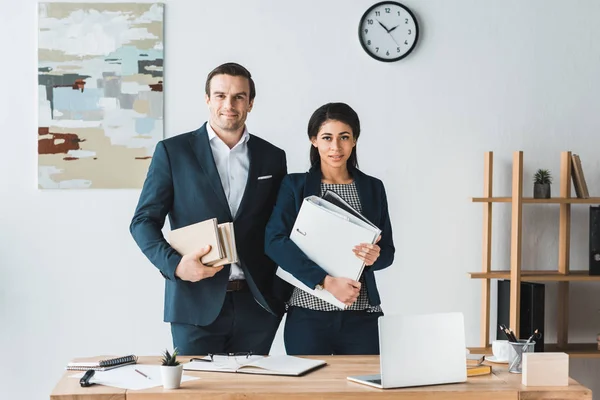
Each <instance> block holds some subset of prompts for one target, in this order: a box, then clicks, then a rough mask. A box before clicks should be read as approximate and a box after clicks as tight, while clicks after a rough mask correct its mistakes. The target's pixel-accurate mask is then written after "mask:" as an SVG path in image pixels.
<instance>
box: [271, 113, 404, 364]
mask: <svg viewBox="0 0 600 400" xmlns="http://www.w3.org/2000/svg"><path fill="white" fill-rule="evenodd" d="M359 136H360V121H359V118H358V115H357V114H356V112H355V111H354V110H353V109H352V108H351V107H350V106H348V105H347V104H344V103H329V104H325V105H324V106H322V107H320V108H318V109H317V110H316V111H315V112H314V113H313V115H312V117H311V118H310V121H309V123H308V137H309V139H310V142H311V149H310V161H311V165H312V166H311V168H310V170H309V171H308V172H307V173H297V174H288V175H287V176H286V177H285V178H284V179H283V181H282V183H281V188H280V190H279V195H278V198H277V203H276V205H275V209H274V210H273V214H272V215H271V218H270V219H269V222H268V224H267V228H266V238H265V239H266V240H265V251H266V253H267V255H268V256H269V257H270V258H271V259H273V261H275V262H276V263H277V264H278V265H279V266H280V267H281V268H283V269H284V270H286V271H288V272H290V273H291V274H292V275H294V276H295V277H296V278H297V279H299V280H300V281H302V282H303V283H304V284H305V285H307V286H308V287H310V288H315V289H317V290H322V289H325V290H327V291H329V292H330V293H331V294H333V295H334V296H335V297H336V298H337V299H338V300H340V301H342V302H343V303H345V304H346V305H347V306H348V307H347V308H346V310H341V309H339V308H337V307H335V306H333V305H331V304H329V303H327V302H325V301H323V300H321V299H319V298H317V297H315V296H313V295H311V294H309V293H307V292H304V291H302V290H301V289H298V288H293V291H292V294H291V296H290V297H289V299H288V300H287V303H286V304H287V307H288V312H287V318H286V322H285V329H284V340H285V347H286V351H287V353H288V354H291V355H308V354H311V355H329V354H379V338H378V327H377V319H378V318H379V317H380V316H381V315H383V311H382V309H381V306H380V304H381V301H380V298H379V292H378V291H377V284H376V282H375V274H374V272H375V271H378V270H381V269H384V268H387V267H389V266H390V265H391V264H392V262H393V260H394V251H395V249H394V244H393V240H392V226H391V224H390V217H389V214H388V205H387V197H386V194H385V189H384V187H383V183H382V182H381V181H380V180H379V179H377V178H373V177H371V176H369V175H366V174H364V173H363V172H361V171H360V170H359V169H358V163H357V157H356V142H357V140H358V137H359ZM328 189H329V190H333V191H335V192H336V193H337V194H339V195H340V196H341V197H342V198H344V199H345V200H346V201H347V202H349V203H350V205H352V206H353V207H354V208H355V209H357V210H358V211H359V212H361V213H362V214H363V215H364V216H365V217H366V218H367V219H369V221H371V222H372V223H373V224H375V225H376V226H377V227H378V228H379V229H380V230H381V231H382V233H381V236H380V238H379V240H378V242H377V243H376V244H369V243H357V244H356V246H355V247H354V248H353V249H348V251H353V252H354V254H355V255H356V257H358V258H360V259H361V260H363V261H364V262H365V269H364V272H363V274H362V276H361V277H360V279H359V281H354V280H352V279H348V278H336V277H333V276H330V275H328V274H327V273H326V272H325V271H324V270H323V269H322V268H321V267H320V266H319V265H317V264H316V263H315V262H313V261H312V260H310V259H309V258H308V257H307V256H306V255H305V254H304V253H303V252H302V251H301V250H300V249H299V248H298V247H297V246H296V245H295V244H294V242H292V241H291V240H290V233H291V231H292V227H293V225H294V222H295V221H296V217H297V215H298V212H299V210H300V206H301V205H302V201H303V200H304V198H305V197H308V196H311V195H317V196H321V195H322V194H323V193H324V192H325V190H328ZM323 246H324V247H327V243H323Z"/></svg>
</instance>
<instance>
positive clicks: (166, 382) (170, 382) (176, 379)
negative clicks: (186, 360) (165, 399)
mask: <svg viewBox="0 0 600 400" xmlns="http://www.w3.org/2000/svg"><path fill="white" fill-rule="evenodd" d="M160 374H161V376H162V384H163V387H164V388H165V389H177V388H179V386H181V375H182V374H183V364H179V365H177V366H175V367H170V366H165V365H161V366H160Z"/></svg>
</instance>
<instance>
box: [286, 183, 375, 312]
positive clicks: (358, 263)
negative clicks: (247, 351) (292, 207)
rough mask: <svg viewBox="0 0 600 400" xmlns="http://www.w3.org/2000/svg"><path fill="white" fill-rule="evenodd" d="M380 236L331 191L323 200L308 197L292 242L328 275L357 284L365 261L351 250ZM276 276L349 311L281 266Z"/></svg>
mask: <svg viewBox="0 0 600 400" xmlns="http://www.w3.org/2000/svg"><path fill="white" fill-rule="evenodd" d="M380 234H381V230H380V229H379V228H377V227H376V226H375V225H373V224H372V223H371V222H370V221H369V220H368V219H366V218H365V217H364V216H362V215H361V214H360V213H358V211H356V210H354V209H353V208H352V207H351V206H350V205H349V204H348V203H346V202H345V201H344V200H343V199H342V198H341V197H339V196H338V195H337V194H335V192H331V191H328V192H326V193H325V195H324V198H320V197H317V196H309V197H307V198H305V199H304V201H303V202H302V206H301V207H300V212H299V213H298V217H296V221H295V223H294V227H293V228H292V233H291V234H290V239H291V240H292V241H293V242H294V243H295V244H296V245H297V246H298V248H300V250H302V252H303V253H304V254H306V256H307V257H308V258H310V259H311V260H312V261H314V262H315V263H316V264H318V265H319V266H320V267H321V268H323V269H324V270H325V271H326V272H327V273H328V274H329V275H331V276H334V277H338V278H339V277H344V278H350V279H354V280H355V281H358V280H359V279H360V275H361V274H362V272H363V268H364V262H363V261H362V260H360V259H359V258H358V257H356V255H355V254H354V252H353V251H352V249H353V248H354V246H356V245H358V244H360V243H371V244H373V243H375V241H376V240H377V238H378V237H379V235H380ZM277 276H279V277H280V278H281V279H283V280H285V281H286V282H288V283H290V284H292V285H294V286H296V287H297V288H299V289H302V290H303V291H305V292H307V293H310V294H312V295H313V296H316V297H318V298H320V299H322V300H324V301H326V302H328V303H330V304H333V305H334V306H336V307H339V308H340V309H346V305H345V304H344V303H342V302H341V301H339V300H338V299H336V298H335V297H334V296H333V295H332V294H331V293H329V292H328V291H327V290H315V289H313V288H309V287H308V286H306V285H305V284H304V283H302V282H301V281H300V280H298V279H297V278H296V277H294V276H293V275H292V274H291V273H289V272H287V271H286V270H284V269H282V268H281V267H279V268H278V269H277Z"/></svg>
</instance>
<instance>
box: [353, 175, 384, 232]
mask: <svg viewBox="0 0 600 400" xmlns="http://www.w3.org/2000/svg"><path fill="white" fill-rule="evenodd" d="M350 173H351V174H352V177H353V178H354V182H355V183H356V190H357V191H358V198H359V199H360V205H361V207H362V215H364V216H365V217H366V218H367V219H368V220H369V221H371V222H372V223H373V224H377V223H378V221H377V220H376V218H375V216H376V214H377V209H376V208H375V205H374V199H373V193H369V187H368V185H369V182H368V181H367V179H366V177H365V175H364V174H363V173H362V172H360V171H359V170H358V169H356V168H352V169H351V170H350Z"/></svg>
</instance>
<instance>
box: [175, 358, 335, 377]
mask: <svg viewBox="0 0 600 400" xmlns="http://www.w3.org/2000/svg"><path fill="white" fill-rule="evenodd" d="M204 360H206V361H191V362H189V363H187V364H183V369H184V370H188V371H208V372H240V373H244V374H261V375H289V376H300V375H303V374H305V373H306V372H309V371H312V370H314V369H316V368H319V367H321V366H324V365H326V364H327V363H326V362H325V361H323V360H312V359H306V358H299V357H293V356H269V357H263V356H250V357H245V356H243V357H240V356H238V357H227V356H214V361H210V357H204Z"/></svg>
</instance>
